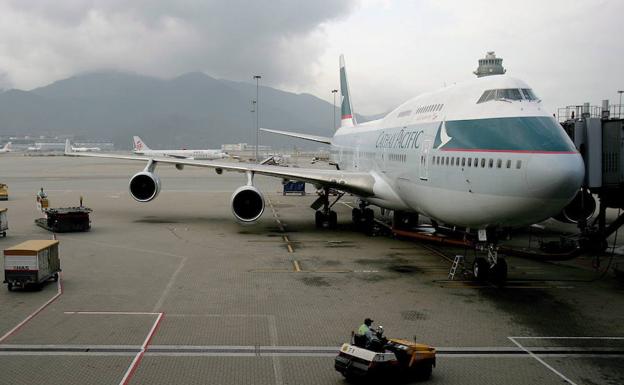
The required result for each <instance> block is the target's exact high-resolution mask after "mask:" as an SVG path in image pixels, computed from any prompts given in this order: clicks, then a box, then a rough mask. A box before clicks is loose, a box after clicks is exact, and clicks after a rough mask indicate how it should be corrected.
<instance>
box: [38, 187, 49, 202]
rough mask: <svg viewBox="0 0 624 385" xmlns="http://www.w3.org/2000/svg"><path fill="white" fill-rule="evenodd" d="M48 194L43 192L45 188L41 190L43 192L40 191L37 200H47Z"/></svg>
mask: <svg viewBox="0 0 624 385" xmlns="http://www.w3.org/2000/svg"><path fill="white" fill-rule="evenodd" d="M47 197H48V194H46V193H45V191H43V187H42V188H41V190H39V192H38V193H37V198H39V200H41V199H43V198H47Z"/></svg>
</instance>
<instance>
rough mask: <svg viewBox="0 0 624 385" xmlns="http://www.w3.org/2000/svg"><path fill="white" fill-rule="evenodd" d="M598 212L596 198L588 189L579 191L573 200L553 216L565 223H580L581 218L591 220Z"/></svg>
mask: <svg viewBox="0 0 624 385" xmlns="http://www.w3.org/2000/svg"><path fill="white" fill-rule="evenodd" d="M594 212H596V199H594V196H593V195H592V194H590V193H589V192H588V191H579V192H578V193H577V194H576V196H575V197H574V199H572V202H570V203H568V205H567V206H566V207H564V208H563V210H561V212H560V213H559V214H557V215H555V216H554V217H553V218H555V219H556V220H558V221H560V222H565V223H579V221H580V220H581V219H584V220H589V219H590V218H591V217H592V216H593V215H594Z"/></svg>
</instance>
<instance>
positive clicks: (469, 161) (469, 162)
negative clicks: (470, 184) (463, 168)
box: [468, 158, 472, 167]
mask: <svg viewBox="0 0 624 385" xmlns="http://www.w3.org/2000/svg"><path fill="white" fill-rule="evenodd" d="M470 166H472V158H468V167H470Z"/></svg>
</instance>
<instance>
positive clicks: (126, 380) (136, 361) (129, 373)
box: [119, 313, 163, 385]
mask: <svg viewBox="0 0 624 385" xmlns="http://www.w3.org/2000/svg"><path fill="white" fill-rule="evenodd" d="M162 317H163V313H158V317H156V321H154V324H153V325H152V328H151V329H150V331H149V333H148V334H147V337H145V340H144V341H143V344H142V345H141V350H140V351H139V352H138V353H137V354H136V356H134V359H133V360H132V362H131V363H130V366H129V367H128V370H126V373H125V374H124V376H123V378H122V379H121V381H119V385H127V384H128V383H129V382H130V379H132V376H133V375H134V373H135V371H136V369H137V368H138V367H139V364H140V363H141V360H142V359H143V356H144V355H145V349H146V348H147V347H148V346H149V343H150V342H151V341H152V337H153V336H154V332H155V331H156V328H157V327H158V325H160V321H161V320H162Z"/></svg>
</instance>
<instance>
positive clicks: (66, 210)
mask: <svg viewBox="0 0 624 385" xmlns="http://www.w3.org/2000/svg"><path fill="white" fill-rule="evenodd" d="M91 211H92V210H91V209H90V208H88V207H60V208H55V209H46V210H44V211H43V212H44V213H45V218H38V219H35V224H36V225H37V226H39V227H43V228H44V229H46V230H49V231H53V232H55V233H70V232H78V231H89V230H90V229H91V219H90V218H89V213H90V212H91Z"/></svg>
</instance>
